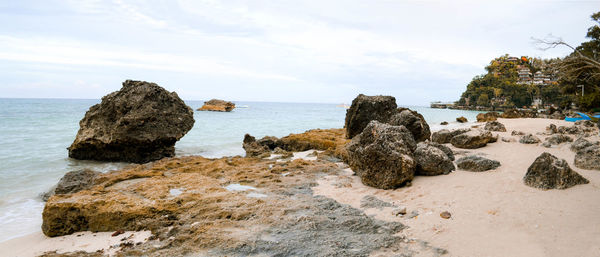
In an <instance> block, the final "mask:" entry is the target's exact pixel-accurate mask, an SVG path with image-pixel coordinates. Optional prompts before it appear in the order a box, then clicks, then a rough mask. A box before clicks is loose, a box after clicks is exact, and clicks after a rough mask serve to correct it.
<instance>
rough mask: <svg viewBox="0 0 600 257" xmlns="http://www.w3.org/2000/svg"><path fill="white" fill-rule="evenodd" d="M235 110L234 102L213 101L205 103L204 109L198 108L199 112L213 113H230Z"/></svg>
mask: <svg viewBox="0 0 600 257" xmlns="http://www.w3.org/2000/svg"><path fill="white" fill-rule="evenodd" d="M233 109H235V104H234V103H232V102H228V101H224V100H219V99H211V100H209V101H206V102H204V105H202V107H200V108H198V111H213V112H230V111H232V110H233Z"/></svg>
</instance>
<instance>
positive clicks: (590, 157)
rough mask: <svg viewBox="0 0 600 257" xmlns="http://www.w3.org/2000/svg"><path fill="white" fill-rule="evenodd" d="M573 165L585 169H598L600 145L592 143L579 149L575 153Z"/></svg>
mask: <svg viewBox="0 0 600 257" xmlns="http://www.w3.org/2000/svg"><path fill="white" fill-rule="evenodd" d="M575 167H577V168H581V169H586V170H600V146H598V145H592V146H589V147H586V148H584V149H582V150H579V151H578V152H577V154H576V155H575Z"/></svg>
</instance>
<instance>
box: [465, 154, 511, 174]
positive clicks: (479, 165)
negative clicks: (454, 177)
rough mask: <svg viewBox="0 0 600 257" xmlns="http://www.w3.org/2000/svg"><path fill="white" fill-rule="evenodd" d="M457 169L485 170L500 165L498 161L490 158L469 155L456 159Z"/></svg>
mask: <svg viewBox="0 0 600 257" xmlns="http://www.w3.org/2000/svg"><path fill="white" fill-rule="evenodd" d="M456 166H457V167H458V168H459V169H462V170H467V171H476V172H480V171H486V170H493V169H495V168H498V167H500V162H498V161H495V160H490V159H487V158H484V157H481V156H476V155H470V156H466V157H462V158H460V159H458V160H456Z"/></svg>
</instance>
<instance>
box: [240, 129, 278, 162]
mask: <svg viewBox="0 0 600 257" xmlns="http://www.w3.org/2000/svg"><path fill="white" fill-rule="evenodd" d="M265 142H268V141H266V140H263V141H262V143H263V144H261V143H259V142H258V141H256V138H255V137H253V136H251V135H250V134H246V135H244V141H243V143H242V148H244V150H245V151H246V157H266V156H267V155H270V153H271V149H270V148H269V146H268V144H265ZM273 149H275V147H273Z"/></svg>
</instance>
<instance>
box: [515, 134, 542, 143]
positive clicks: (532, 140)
mask: <svg viewBox="0 0 600 257" xmlns="http://www.w3.org/2000/svg"><path fill="white" fill-rule="evenodd" d="M539 142H541V140H540V139H539V138H538V137H536V136H534V135H533V134H527V135H524V136H522V137H521V138H520V139H519V143H521V144H537V143H539Z"/></svg>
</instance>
